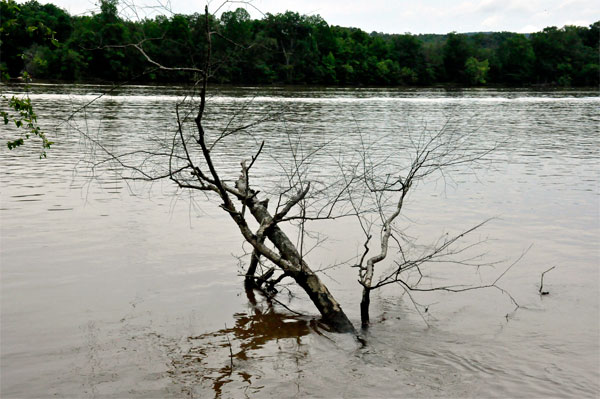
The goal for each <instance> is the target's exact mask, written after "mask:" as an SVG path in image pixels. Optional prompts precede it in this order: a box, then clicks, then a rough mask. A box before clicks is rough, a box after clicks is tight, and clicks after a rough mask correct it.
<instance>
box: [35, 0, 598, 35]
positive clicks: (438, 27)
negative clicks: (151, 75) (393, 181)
mask: <svg viewBox="0 0 600 399" xmlns="http://www.w3.org/2000/svg"><path fill="white" fill-rule="evenodd" d="M134 1H135V4H136V5H137V6H138V8H139V9H140V13H144V12H145V13H146V14H148V13H151V11H150V10H149V9H143V6H144V5H148V4H152V5H158V4H161V3H162V4H163V5H167V6H168V7H169V8H170V9H172V10H173V12H177V13H184V14H191V13H194V12H202V10H203V8H204V4H205V0H134ZM40 2H41V3H53V4H55V5H57V6H59V7H61V8H64V9H65V10H67V11H69V12H70V13H71V14H82V13H86V12H90V11H91V10H94V9H96V10H97V6H96V3H97V2H96V1H95V0H52V1H46V0H41V1H40ZM125 2H127V3H131V0H121V1H120V3H122V4H124V3H125ZM221 3H222V2H220V1H218V0H213V1H211V2H210V3H209V10H210V9H211V8H212V10H213V11H214V10H215V9H216V8H217V7H218V6H219V5H221ZM252 4H253V5H254V6H255V7H256V8H257V9H259V10H260V11H262V12H263V13H272V14H275V13H279V12H285V11H286V10H291V11H296V12H299V13H301V14H319V15H321V16H322V17H323V19H325V21H327V22H328V23H329V24H330V25H341V26H353V27H358V28H361V29H363V30H365V31H367V32H372V31H378V32H385V33H405V32H410V33H448V32H452V31H456V32H481V31H511V32H521V33H529V32H537V31H540V30H542V29H543V28H545V27H547V26H557V27H562V26H564V25H580V26H587V25H589V24H591V23H593V22H595V21H597V20H599V19H600V1H598V0H481V1H469V0H421V1H419V0H395V1H393V0H368V1H367V0H253V1H252ZM237 7H244V8H246V9H247V10H248V11H249V12H250V14H251V15H252V16H253V17H254V18H260V17H261V15H260V13H259V12H257V11H255V10H254V9H253V7H251V6H245V5H244V4H239V3H238V4H235V2H234V3H233V4H229V5H227V6H226V7H225V8H224V9H223V10H226V9H235V8H237ZM220 14H221V13H220V12H219V13H218V14H217V15H218V16H220Z"/></svg>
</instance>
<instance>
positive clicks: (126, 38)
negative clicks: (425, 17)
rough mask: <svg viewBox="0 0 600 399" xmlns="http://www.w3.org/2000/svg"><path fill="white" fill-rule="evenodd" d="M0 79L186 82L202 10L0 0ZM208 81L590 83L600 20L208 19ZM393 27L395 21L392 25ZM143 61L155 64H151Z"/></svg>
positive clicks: (108, 0)
mask: <svg viewBox="0 0 600 399" xmlns="http://www.w3.org/2000/svg"><path fill="white" fill-rule="evenodd" d="M0 6H1V9H0V16H1V27H0V45H1V49H2V51H1V55H0V71H1V72H2V79H3V80H5V81H6V80H10V79H15V78H18V77H23V76H27V77H28V78H31V79H34V80H38V81H39V80H41V81H57V82H94V83H108V82H112V83H117V82H119V83H142V84H152V83H182V82H187V81H190V80H193V79H194V78H195V77H194V73H193V71H190V70H185V69H181V70H177V71H172V70H169V71H167V70H165V69H164V68H163V69H161V68H158V67H157V64H160V65H161V66H166V67H173V68H175V67H184V66H185V67H191V66H195V65H197V64H198V63H199V62H201V60H203V59H205V57H204V56H205V54H206V51H207V50H208V49H207V43H206V35H205V32H204V30H203V29H204V26H205V24H204V19H205V16H204V14H201V13H195V14H192V15H181V14H175V15H171V16H163V15H159V16H155V17H153V18H146V19H140V20H128V19H123V18H121V17H120V15H119V12H118V9H119V4H118V0H101V2H100V10H99V12H97V13H94V14H92V15H80V16H72V15H69V14H68V13H67V12H66V11H64V10H62V9H61V8H59V7H57V6H55V5H53V4H44V5H42V4H40V3H38V2H37V1H29V2H27V3H24V4H19V3H16V2H15V1H14V0H1V1H0ZM208 18H210V21H209V23H210V26H211V27H212V29H213V30H214V32H216V34H215V35H214V37H213V42H212V48H211V51H212V59H214V60H218V61H219V62H218V64H217V65H216V66H215V68H213V76H212V79H213V81H214V82H217V83H221V84H259V85H270V84H291V85H340V86H434V85H450V86H452V85H456V86H486V85H496V86H561V87H569V86H579V87H581V86H598V84H599V76H600V67H599V65H598V64H599V60H598V53H599V48H598V42H599V37H600V30H599V29H600V21H597V22H595V23H593V24H591V25H590V26H589V27H581V26H564V27H562V28H557V27H547V28H545V29H544V30H542V31H541V32H533V33H530V34H517V33H511V32H481V33H465V34H463V33H456V32H450V33H448V34H446V35H435V34H428V35H422V34H421V35H413V34H409V33H405V34H381V33H377V32H371V33H367V32H364V31H362V30H361V29H357V28H351V27H341V26H331V25H329V24H328V23H327V22H326V21H324V20H323V19H322V18H321V17H320V16H318V15H300V14H298V13H296V12H292V11H287V12H285V13H283V14H276V15H273V14H266V15H265V16H264V17H263V18H262V19H252V18H251V16H250V14H249V13H248V12H247V11H246V10H245V9H243V8H238V9H236V10H235V11H227V12H223V13H222V14H221V16H220V18H217V17H214V16H209V17H208ZM399 29H401V27H400V28H399ZM148 59H151V60H153V61H155V62H156V63H157V64H153V63H149V62H148Z"/></svg>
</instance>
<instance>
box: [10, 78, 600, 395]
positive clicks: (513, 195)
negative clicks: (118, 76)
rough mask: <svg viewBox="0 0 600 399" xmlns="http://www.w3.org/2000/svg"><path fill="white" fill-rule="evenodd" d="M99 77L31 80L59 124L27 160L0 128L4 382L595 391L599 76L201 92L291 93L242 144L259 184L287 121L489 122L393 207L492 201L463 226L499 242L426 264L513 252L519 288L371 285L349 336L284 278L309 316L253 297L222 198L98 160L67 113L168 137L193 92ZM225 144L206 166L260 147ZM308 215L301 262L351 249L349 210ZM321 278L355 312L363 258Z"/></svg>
mask: <svg viewBox="0 0 600 399" xmlns="http://www.w3.org/2000/svg"><path fill="white" fill-rule="evenodd" d="M108 89H109V88H108V87H102V86H93V85H43V84H39V85H33V86H32V87H31V88H30V90H29V95H30V98H31V99H32V102H33V104H34V107H35V110H36V111H37V113H38V118H39V122H40V125H41V126H42V128H43V129H44V130H45V131H46V132H47V133H48V135H49V136H50V137H51V139H52V140H53V141H55V142H56V144H55V145H54V146H53V147H52V149H50V150H49V151H48V158H47V159H42V160H40V159H39V154H40V149H39V148H37V147H36V146H35V144H34V142H33V141H32V142H28V143H27V145H26V146H25V147H23V148H19V149H16V150H13V151H9V150H8V149H7V148H6V145H5V144H4V143H2V147H1V149H0V165H1V168H2V173H1V174H0V179H1V181H0V183H1V204H0V223H1V236H0V245H1V247H0V251H1V258H0V260H1V276H2V277H1V282H0V284H1V286H0V287H1V291H0V294H1V325H0V332H1V336H0V338H1V340H0V350H1V351H0V352H1V364H0V367H1V374H0V378H1V385H0V390H1V391H0V393H1V396H2V397H3V398H38V397H39V398H46V397H72V398H124V397H127V398H168V397H174V398H180V397H189V398H205V397H223V398H230V397H231V398H244V397H252V398H254V397H279V398H288V397H289V398H300V397H302V398H303V397H314V398H333V397H344V398H355V397H356V398H364V397H370V398H390V397H415V398H431V397H457V398H458V397H460V398H463V397H467V398H479V397H523V398H531V397H578V398H579V397H590V398H592V397H598V395H600V297H599V292H600V291H599V288H600V287H599V285H600V215H599V213H600V186H599V181H600V134H599V133H600V132H599V126H600V112H599V109H600V96H599V94H598V92H597V91H584V90H556V91H533V90H516V89H505V90H502V89H464V90H452V91H450V90H443V89H415V90H392V89H366V88H365V89H341V88H284V87H271V88H255V87H246V88H228V87H218V88H215V89H214V90H212V91H211V92H210V93H211V97H210V99H209V109H208V111H209V115H211V118H212V119H211V120H210V121H209V124H212V125H211V126H218V125H219V124H220V123H223V121H224V120H226V118H227V117H229V116H230V115H232V113H235V112H239V110H240V109H241V108H244V110H245V111H244V113H243V115H242V116H244V117H247V118H249V119H252V118H253V117H255V116H256V115H259V114H260V113H261V112H264V111H265V110H273V109H278V110H281V111H284V112H283V121H282V120H281V119H280V120H279V121H278V122H267V123H265V124H264V125H262V126H260V127H259V128H260V129H259V130H260V133H257V134H260V135H262V136H261V137H262V138H264V139H265V140H266V143H267V144H266V146H265V154H267V155H268V156H266V157H265V162H264V164H260V165H257V170H259V171H260V170H262V171H263V173H262V174H261V175H260V177H259V179H263V181H264V182H265V184H268V182H269V181H274V180H276V179H277V178H278V175H277V173H275V169H274V168H273V167H272V165H271V166H269V165H270V164H269V162H271V164H272V163H273V161H279V163H280V164H281V163H283V162H286V161H289V159H290V156H289V153H290V145H289V144H290V143H289V140H288V139H287V138H289V137H290V135H287V136H286V135H282V134H281V132H282V131H286V132H290V131H291V132H294V136H293V137H296V138H299V141H298V142H297V143H301V144H302V146H303V147H302V149H303V150H304V151H309V150H310V148H312V147H311V146H318V145H319V143H323V142H329V141H331V142H335V143H337V147H335V148H336V151H344V149H345V150H347V151H354V150H356V149H357V148H360V145H361V140H363V139H364V138H365V137H368V138H370V139H374V140H377V139H378V138H379V137H386V139H385V140H383V141H382V142H381V145H378V146H377V147H376V151H375V153H374V155H373V156H374V157H375V158H376V159H377V157H381V158H380V159H383V158H384V157H386V156H389V153H390V152H391V151H393V149H394V148H395V147H394V142H395V141H394V137H400V136H401V135H402V132H407V131H419V129H423V128H427V129H438V128H440V126H442V125H444V124H445V123H447V122H448V121H453V122H452V123H455V125H453V126H455V127H456V128H457V129H468V130H469V132H470V134H472V142H475V143H479V144H480V145H481V147H486V146H491V145H494V143H500V145H499V146H498V148H497V149H496V150H495V151H494V153H493V154H492V155H491V156H490V157H489V159H488V160H487V162H485V163H483V164H481V165H477V166H476V167H474V168H472V169H470V170H468V171H466V170H462V169H457V170H454V171H452V173H450V174H449V175H448V176H447V178H445V179H444V178H440V177H439V176H438V177H436V178H432V179H431V180H430V181H427V182H425V183H423V184H421V185H419V187H416V189H415V190H414V191H413V193H412V194H411V196H410V197H409V199H408V203H407V205H406V208H405V209H404V211H403V218H402V220H400V221H399V223H400V224H401V225H402V226H403V227H404V228H405V229H406V233H407V235H409V236H411V237H415V238H418V239H419V240H420V242H425V243H427V242H432V241H434V240H435V238H437V237H438V236H439V235H440V234H443V233H445V232H450V233H456V232H459V231H460V230H463V229H466V228H469V227H471V226H472V225H474V224H477V223H479V222H481V221H482V220H485V219H488V218H494V219H493V220H492V221H490V222H489V223H487V224H486V225H485V226H484V227H483V228H482V229H481V230H478V231H477V233H476V236H475V237H474V239H476V240H485V241H486V242H485V252H486V259H490V260H491V261H495V260H501V261H502V263H500V264H498V265H496V266H494V267H486V268H481V269H478V268H467V269H466V270H465V269H464V268H450V269H448V268H442V269H435V268H434V269H433V271H434V272H432V274H431V275H429V274H428V275H426V276H425V281H424V282H423V284H424V286H425V287H432V286H441V285H448V284H480V285H485V284H489V283H490V282H491V281H493V280H494V279H495V278H496V277H498V276H499V275H500V274H501V273H502V272H503V270H505V269H506V265H510V264H511V263H512V262H514V261H515V260H516V259H518V258H519V257H520V256H521V254H523V253H524V252H526V253H525V255H524V256H523V258H522V259H521V260H520V261H519V262H518V263H517V264H516V265H515V266H514V267H512V268H511V269H510V270H509V271H508V272H507V273H506V275H504V276H503V277H502V279H501V280H500V283H499V285H500V286H501V287H502V288H503V289H505V290H506V291H507V292H509V293H510V295H512V297H513V298H514V299H515V300H516V301H517V303H518V304H519V308H518V309H516V310H515V306H514V304H513V303H512V302H511V300H510V298H509V297H508V296H507V295H504V294H503V293H502V292H500V291H499V290H496V289H482V290H475V291H468V292H461V293H448V292H413V293H411V294H410V296H409V295H408V294H406V293H404V291H402V289H401V288H400V287H393V288H392V287H389V288H386V289H384V290H381V291H378V292H377V293H376V294H374V295H373V298H372V302H373V304H372V319H373V323H372V326H371V328H370V329H369V331H368V332H365V333H364V340H365V342H366V344H364V345H363V344H361V343H360V342H358V341H357V340H356V339H354V338H353V337H352V336H348V335H340V334H334V333H331V332H328V331H326V330H325V329H324V328H323V327H322V326H320V325H319V323H318V322H317V319H318V318H317V317H316V316H317V314H316V311H315V309H314V308H313V307H312V305H311V303H310V301H308V299H307V298H305V297H304V296H303V295H302V294H301V293H299V292H297V290H294V289H293V288H292V292H294V293H295V294H296V295H295V297H293V298H292V297H290V295H288V294H287V293H285V292H283V293H282V294H281V295H280V300H281V302H283V303H285V304H286V306H288V307H289V308H290V309H292V310H294V311H295V312H299V313H301V314H302V315H297V314H295V313H291V312H290V311H289V310H287V309H286V308H284V307H282V306H280V305H278V304H277V303H275V304H273V306H269V305H268V303H266V301H265V300H264V299H263V298H261V297H260V296H257V298H256V301H257V302H256V303H255V304H252V303H251V302H250V301H249V298H248V297H247V296H246V293H245V291H244V289H243V278H242V277H241V276H240V273H241V269H240V264H239V261H238V258H237V256H239V255H241V254H242V253H243V252H244V250H247V249H248V248H247V247H243V246H242V239H241V236H240V234H239V232H238V231H237V230H236V227H235V225H234V224H233V223H232V222H231V221H230V220H229V219H228V216H227V215H226V214H224V212H223V211H222V210H221V209H220V208H219V207H218V204H217V203H214V202H211V201H206V200H204V199H203V197H202V196H199V195H190V193H188V192H185V191H177V190H176V189H175V187H173V184H172V183H170V182H169V181H163V182H155V183H153V184H148V183H143V182H131V181H123V180H122V179H121V174H122V170H121V169H120V168H117V167H114V165H112V164H107V165H98V166H97V167H96V168H90V165H92V164H96V163H97V162H98V161H100V160H102V159H103V157H104V154H103V153H102V151H101V150H100V149H99V148H98V147H97V146H93V145H92V144H91V143H90V141H89V140H86V139H84V138H83V137H82V135H81V133H80V132H84V133H85V134H86V135H88V136H89V137H92V138H97V139H99V140H100V141H101V142H102V143H103V145H105V146H106V147H107V148H109V149H111V150H114V151H120V150H133V151H135V150H139V149H143V148H146V147H145V146H147V145H148V144H149V143H151V142H152V143H154V141H155V140H156V139H158V138H163V139H165V138H168V137H171V136H172V134H173V132H174V131H175V128H176V119H175V104H176V103H177V101H178V99H180V98H181V97H182V96H183V95H185V93H186V89H185V88H182V87H148V86H128V87H121V88H118V89H116V90H112V91H110V92H108V93H107V94H104V95H102V93H104V92H106V91H107V90H108ZM2 90H3V92H4V94H5V95H11V94H13V93H21V92H22V88H21V87H19V86H2ZM86 104H87V107H85V108H82V107H83V106H84V105H86ZM68 118H70V119H69V122H65V120H66V119H68ZM2 129H3V131H4V132H7V131H12V129H14V128H13V127H6V126H3V127H2ZM396 132H397V133H396ZM2 137H3V139H4V140H6V136H5V134H3V135H2ZM386 140H389V142H387V141H386ZM234 144H235V145H232V146H230V147H226V148H225V149H224V150H223V152H222V153H220V156H221V158H220V159H222V163H221V164H220V165H221V167H226V166H227V165H237V164H239V162H240V161H241V160H242V159H244V158H249V156H250V155H251V154H252V153H253V151H254V150H255V149H256V148H255V147H252V145H251V144H252V142H251V141H248V140H246V139H244V138H241V139H239V140H238V141H235V142H234ZM342 155H343V154H342ZM327 159H328V158H327V157H323V158H320V159H318V160H317V161H315V165H312V168H309V170H308V171H309V172H311V173H314V175H315V176H318V178H319V179H325V178H327V177H328V176H329V177H331V176H333V175H335V174H336V173H338V171H337V170H336V168H335V162H331V160H329V161H328V160H327ZM337 159H340V158H339V157H338V158H337ZM269 160H270V161H269ZM261 168H262V169H261ZM238 172H239V171H237V170H236V173H238ZM232 177H233V176H232ZM313 228H314V229H315V230H316V231H319V232H320V233H322V234H325V235H327V237H329V239H328V240H327V241H325V242H323V243H322V245H321V246H319V247H318V248H317V249H316V250H315V251H313V252H312V253H311V254H310V257H309V263H310V264H311V265H313V266H314V267H315V268H327V266H328V265H330V264H335V263H336V262H340V261H342V260H346V259H348V258H349V257H352V256H355V255H356V254H357V253H358V252H360V251H361V241H360V240H359V239H360V237H361V235H360V230H359V228H358V226H357V225H356V223H355V221H350V220H341V221H333V222H330V223H318V224H315V225H314V226H313ZM530 246H531V248H530V249H529V251H527V249H528V248H529V247H530ZM246 261H247V259H245V260H242V262H246ZM553 266H555V268H554V269H552V270H551V271H549V272H548V273H546V274H545V276H544V290H545V291H548V295H540V294H539V292H538V290H539V288H540V283H541V275H542V273H543V272H544V271H546V270H548V269H550V268H551V267H553ZM323 279H324V281H325V282H326V283H327V284H328V286H329V288H330V290H331V291H332V292H333V294H334V296H335V297H336V298H337V299H338V301H339V302H340V303H341V304H342V306H343V308H344V310H345V311H346V313H347V314H348V315H349V317H350V319H351V320H352V321H353V322H354V323H355V325H357V326H358V325H359V322H360V314H359V306H358V303H359V301H360V288H361V287H360V285H359V284H358V283H357V281H356V280H357V276H356V270H355V269H351V268H349V267H346V266H344V267H338V268H333V269H327V270H326V271H324V274H323ZM411 297H412V298H411ZM413 301H414V302H416V303H417V304H418V305H415V304H414V303H413Z"/></svg>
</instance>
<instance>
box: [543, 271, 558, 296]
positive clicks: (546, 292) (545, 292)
mask: <svg viewBox="0 0 600 399" xmlns="http://www.w3.org/2000/svg"><path fill="white" fill-rule="evenodd" d="M555 267H556V266H552V267H551V268H550V269H548V270H546V271H545V272H543V273H542V276H541V278H540V289H539V292H540V295H548V294H549V293H550V292H549V291H544V274H546V273H548V272H549V271H550V270H552V269H554V268H555Z"/></svg>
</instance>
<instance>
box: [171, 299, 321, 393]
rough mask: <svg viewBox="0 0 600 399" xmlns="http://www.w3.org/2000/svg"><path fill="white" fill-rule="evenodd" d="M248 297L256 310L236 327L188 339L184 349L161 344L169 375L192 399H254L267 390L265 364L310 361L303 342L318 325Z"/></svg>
mask: <svg viewBox="0 0 600 399" xmlns="http://www.w3.org/2000/svg"><path fill="white" fill-rule="evenodd" d="M248 295H249V298H250V300H251V303H253V305H252V308H251V310H250V311H249V312H247V313H246V312H245V313H236V314H234V315H233V318H234V325H233V326H232V327H227V326H225V328H222V329H219V330H218V331H214V332H209V333H204V334H201V335H197V336H190V337H187V339H186V340H185V343H184V345H181V344H180V343H167V342H166V341H165V342H163V345H165V346H166V347H167V348H168V350H167V353H168V356H169V358H170V369H169V370H168V374H169V375H170V376H171V378H173V380H174V381H175V383H176V384H177V385H178V386H181V387H182V388H181V389H182V391H183V392H185V393H186V394H187V395H188V396H190V397H208V396H212V395H213V394H214V397H215V398H220V397H230V396H231V395H230V393H231V392H235V391H238V392H243V394H244V396H245V397H253V396H254V395H255V394H258V393H259V392H260V391H261V389H262V387H263V384H262V381H261V379H262V374H263V372H262V371H260V367H261V363H263V362H264V363H267V364H277V363H278V362H279V363H281V362H282V361H285V360H284V358H286V357H288V359H287V360H288V361H289V358H293V359H294V360H295V361H299V360H300V359H302V358H305V357H306V355H307V353H306V351H305V350H304V349H303V346H304V345H305V344H304V343H303V342H302V340H303V337H304V336H306V335H308V334H309V333H311V332H315V333H316V332H318V330H317V329H316V321H315V320H313V319H309V318H301V317H297V316H290V315H288V314H284V313H280V312H278V311H277V310H276V309H275V308H274V307H273V306H272V304H270V303H267V304H266V305H267V306H266V307H265V308H264V309H262V308H261V306H260V305H258V304H256V302H255V300H254V298H253V293H252V292H250V293H248ZM284 348H285V349H284ZM296 371H297V372H301V370H300V369H298V370H296ZM224 389H226V390H227V393H226V394H224V392H223V391H224ZM211 391H212V392H211Z"/></svg>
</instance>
